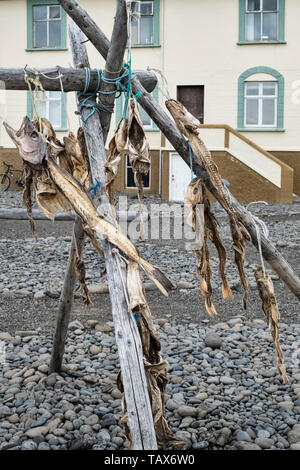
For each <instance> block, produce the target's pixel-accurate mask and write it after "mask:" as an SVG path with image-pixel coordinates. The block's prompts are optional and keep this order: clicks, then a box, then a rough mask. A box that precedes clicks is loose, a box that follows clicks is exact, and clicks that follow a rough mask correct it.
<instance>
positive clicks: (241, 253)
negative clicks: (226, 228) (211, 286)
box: [166, 100, 251, 308]
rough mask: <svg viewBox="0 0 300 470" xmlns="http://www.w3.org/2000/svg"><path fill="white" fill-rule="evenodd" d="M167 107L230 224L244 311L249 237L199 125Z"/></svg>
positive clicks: (171, 104)
mask: <svg viewBox="0 0 300 470" xmlns="http://www.w3.org/2000/svg"><path fill="white" fill-rule="evenodd" d="M166 107H167V109H168V110H169V112H170V114H171V115H172V117H173V119H174V121H175V123H176V125H177V127H178V129H179V130H180V131H181V132H182V134H183V135H185V136H186V137H187V138H188V139H189V142H190V145H191V147H192V149H193V152H194V153H195V155H196V156H197V158H198V159H199V160H200V162H201V165H202V166H203V167H204V168H205V170H206V171H207V173H208V174H209V177H210V180H211V182H212V184H213V185H214V187H215V189H216V190H217V192H218V194H219V199H218V200H219V202H220V204H221V205H222V207H223V208H224V209H225V211H226V212H227V214H228V216H229V224H230V229H231V235H232V240H233V249H234V260H235V263H236V265H237V268H238V273H239V276H240V280H241V283H242V286H243V288H244V291H245V293H244V297H243V307H244V308H247V298H248V279H247V276H246V274H245V271H244V259H245V244H246V241H250V240H251V237H250V235H249V233H248V232H247V230H246V228H245V227H244V225H243V224H242V222H241V221H239V220H238V218H237V214H236V212H235V210H234V208H233V206H232V203H231V198H230V193H229V192H228V190H227V188H226V187H225V185H224V184H223V181H222V178H221V175H220V173H219V170H218V167H217V165H216V164H215V162H214V161H213V158H212V156H211V153H210V151H209V150H208V149H207V147H206V146H205V144H204V142H203V141H202V139H201V137H200V135H199V132H200V122H199V121H198V120H197V119H196V118H195V117H194V116H192V115H191V114H190V113H189V112H188V111H187V110H186V108H185V107H184V106H183V105H182V104H181V103H179V102H178V101H176V100H168V101H166ZM222 291H223V295H225V296H230V291H229V289H228V283H226V282H225V283H223V286H222Z"/></svg>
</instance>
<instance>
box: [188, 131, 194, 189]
mask: <svg viewBox="0 0 300 470" xmlns="http://www.w3.org/2000/svg"><path fill="white" fill-rule="evenodd" d="M187 143H188V146H189V155H190V169H191V181H192V180H193V179H194V172H193V158H192V153H193V155H195V154H194V152H193V149H192V147H191V144H190V141H189V140H188V141H187Z"/></svg>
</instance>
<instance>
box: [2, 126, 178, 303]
mask: <svg viewBox="0 0 300 470" xmlns="http://www.w3.org/2000/svg"><path fill="white" fill-rule="evenodd" d="M24 120H26V123H27V120H28V118H27V117H26V118H25V119H24ZM22 126H23V124H22ZM27 127H28V132H29V134H30V135H32V134H34V138H33V142H32V144H31V145H30V138H29V139H28V136H27V135H26V136H25V134H24V132H23V134H24V136H23V137H24V138H23V139H22V138H20V137H19V136H18V138H16V134H18V133H17V132H16V131H14V130H13V129H12V128H10V135H12V136H13V137H12V138H13V140H14V142H15V143H16V145H17V147H18V148H19V149H21V155H25V157H26V154H24V151H23V150H22V146H23V141H24V142H26V144H27V147H28V148H29V149H30V155H29V158H31V159H32V158H33V159H34V161H35V162H36V164H37V167H40V166H41V164H42V163H43V164H44V165H45V166H47V168H48V170H49V175H50V177H51V179H52V181H53V182H54V183H55V185H56V186H57V187H58V189H59V190H60V191H61V192H62V194H63V195H64V197H65V198H66V199H67V200H68V201H69V203H70V204H71V206H72V207H73V209H74V210H75V212H76V213H77V214H78V215H79V217H81V219H82V220H83V223H84V224H85V225H88V227H89V229H90V230H92V231H95V232H96V233H97V235H98V237H99V238H101V237H102V238H106V239H107V240H108V241H109V242H110V243H111V244H113V245H114V246H116V247H117V248H119V249H120V250H121V251H122V252H123V253H124V254H125V255H126V256H128V258H130V259H132V260H133V261H136V262H137V263H138V264H139V265H140V266H141V268H142V269H143V270H144V271H145V273H146V274H147V276H148V277H149V278H150V279H151V280H152V281H153V282H154V283H155V285H156V286H157V287H158V289H160V291H161V292H162V293H163V294H164V295H168V291H169V290H170V289H171V288H172V287H173V285H172V283H171V282H170V281H169V279H168V278H167V277H166V276H165V275H164V274H163V273H162V272H161V271H160V270H159V269H158V268H157V267H156V266H153V265H151V264H150V263H148V262H147V261H145V260H144V259H143V258H141V257H140V256H139V254H138V253H137V251H136V249H135V247H134V245H133V244H132V243H131V242H130V240H129V239H128V238H127V237H126V236H125V235H124V234H123V233H122V232H121V231H120V230H118V228H116V227H114V226H113V225H112V224H111V223H110V222H108V221H107V220H105V219H104V218H101V217H99V216H98V214H97V211H96V209H95V207H94V205H93V203H92V200H91V199H90V197H89V196H88V194H87V193H86V192H85V190H84V188H83V187H82V185H81V184H80V183H79V182H78V181H77V180H76V179H75V178H73V176H72V175H70V174H69V173H68V172H67V171H65V170H63V169H62V168H60V167H59V166H58V165H57V163H56V162H55V160H54V158H53V157H52V156H51V154H50V152H49V149H48V148H47V147H45V146H44V145H43V141H42V138H41V137H40V135H39V134H37V133H35V132H33V130H34V128H33V125H32V124H31V123H30V121H29V123H27ZM25 159H26V158H25Z"/></svg>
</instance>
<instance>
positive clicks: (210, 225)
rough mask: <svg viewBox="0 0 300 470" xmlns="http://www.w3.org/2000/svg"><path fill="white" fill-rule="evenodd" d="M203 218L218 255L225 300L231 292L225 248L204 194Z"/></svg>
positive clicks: (230, 295) (231, 295) (229, 296)
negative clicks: (226, 269) (226, 270)
mask: <svg viewBox="0 0 300 470" xmlns="http://www.w3.org/2000/svg"><path fill="white" fill-rule="evenodd" d="M204 219H205V227H206V229H207V233H208V237H209V239H210V240H211V242H212V243H213V244H214V245H215V247H216V249H217V251H218V256H219V266H218V271H219V275H220V277H221V279H222V295H223V299H224V300H226V299H228V298H232V297H233V294H232V292H231V289H230V285H229V283H228V281H227V278H226V274H225V268H226V249H225V246H224V244H223V242H222V239H221V237H220V234H219V231H218V228H217V220H216V218H215V216H214V214H213V213H212V212H211V210H210V202H209V199H208V197H207V195H206V194H205V202H204Z"/></svg>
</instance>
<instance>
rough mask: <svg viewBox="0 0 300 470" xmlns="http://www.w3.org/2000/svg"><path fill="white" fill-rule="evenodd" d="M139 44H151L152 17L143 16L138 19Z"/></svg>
mask: <svg viewBox="0 0 300 470" xmlns="http://www.w3.org/2000/svg"><path fill="white" fill-rule="evenodd" d="M140 28H141V33H140V35H141V44H152V43H153V16H145V17H142V18H141V19H140Z"/></svg>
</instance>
